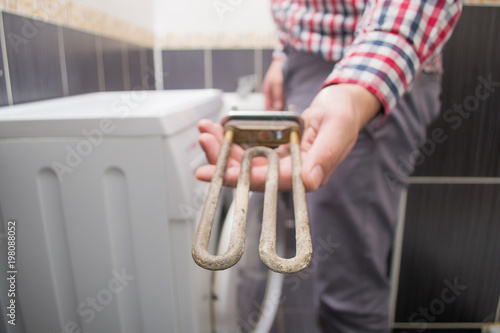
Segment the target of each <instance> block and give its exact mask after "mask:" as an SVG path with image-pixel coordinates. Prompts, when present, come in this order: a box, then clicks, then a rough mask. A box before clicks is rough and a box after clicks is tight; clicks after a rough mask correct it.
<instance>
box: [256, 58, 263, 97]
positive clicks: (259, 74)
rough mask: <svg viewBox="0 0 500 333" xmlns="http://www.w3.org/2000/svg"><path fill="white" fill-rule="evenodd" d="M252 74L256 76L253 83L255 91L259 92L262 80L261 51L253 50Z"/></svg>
mask: <svg viewBox="0 0 500 333" xmlns="http://www.w3.org/2000/svg"><path fill="white" fill-rule="evenodd" d="M254 67H255V69H254V73H255V75H256V80H257V82H255V91H256V92H260V87H261V84H262V80H263V73H262V70H263V69H262V49H255V50H254Z"/></svg>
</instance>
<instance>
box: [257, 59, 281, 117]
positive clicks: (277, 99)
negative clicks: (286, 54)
mask: <svg viewBox="0 0 500 333" xmlns="http://www.w3.org/2000/svg"><path fill="white" fill-rule="evenodd" d="M283 63H284V60H282V59H274V60H273V61H272V62H271V65H270V66H269V69H268V70H267V73H266V76H265V77H264V81H263V82H262V93H263V94H264V97H265V99H266V110H268V111H283V109H284V107H285V95H284V92H283V72H282V68H283Z"/></svg>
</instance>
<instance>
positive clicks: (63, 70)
mask: <svg viewBox="0 0 500 333" xmlns="http://www.w3.org/2000/svg"><path fill="white" fill-rule="evenodd" d="M57 39H58V44H59V58H60V62H59V63H60V65H61V82H62V89H63V96H68V95H69V87H68V70H67V68H66V52H65V51H64V38H63V31H62V27H61V26H58V27H57Z"/></svg>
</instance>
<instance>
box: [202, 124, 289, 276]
mask: <svg viewBox="0 0 500 333" xmlns="http://www.w3.org/2000/svg"><path fill="white" fill-rule="evenodd" d="M229 133H230V134H229ZM231 142H232V131H231V130H228V131H226V134H225V138H224V142H223V145H222V148H221V153H220V154H219V157H218V159H217V164H216V171H215V173H214V176H213V178H212V182H211V184H210V188H209V192H208V195H207V199H206V201H205V207H204V208H203V212H202V216H201V220H200V224H199V226H198V230H197V232H196V236H195V240H194V244H193V249H192V256H193V259H194V261H195V262H196V263H197V264H198V265H199V266H201V267H203V268H206V269H210V270H222V269H226V268H229V267H231V266H233V265H234V264H236V263H237V262H238V261H239V260H240V258H241V256H242V255H243V252H244V250H245V225H246V219H247V210H248V197H249V191H250V172H251V168H252V159H253V158H254V157H257V156H262V157H266V158H267V160H268V172H267V178H266V185H265V186H266V188H265V194H264V197H265V201H266V202H269V206H268V209H267V210H266V209H265V211H264V215H265V216H266V214H267V215H268V216H269V218H271V219H273V220H274V223H275V224H276V204H277V198H278V172H279V170H278V168H279V158H278V155H277V154H276V152H275V151H274V150H272V149H270V148H267V147H253V148H250V149H248V150H246V151H245V153H244V154H243V157H242V159H241V169H240V174H239V176H238V185H237V188H236V198H235V212H234V218H233V226H232V228H231V236H230V240H229V246H228V249H227V250H226V252H225V253H224V254H222V255H212V254H210V253H209V252H208V244H209V240H210V233H211V230H212V225H213V220H214V216H215V211H216V209H217V203H218V200H219V195H220V190H221V187H222V183H223V180H224V173H225V170H226V166H227V160H228V158H229V153H230V150H231Z"/></svg>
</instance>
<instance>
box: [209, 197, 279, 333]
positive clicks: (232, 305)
mask: <svg viewBox="0 0 500 333" xmlns="http://www.w3.org/2000/svg"><path fill="white" fill-rule="evenodd" d="M278 207H280V208H279V209H278V221H277V222H278V223H277V225H278V230H277V234H278V237H277V243H276V250H277V252H278V254H280V255H283V253H284V252H285V242H284V237H280V236H283V235H284V223H282V222H283V221H280V220H281V219H282V217H283V216H284V212H283V210H284V205H283V204H279V205H278ZM262 213H263V194H262V193H251V194H250V199H249V207H248V216H247V224H246V241H245V252H244V254H243V256H242V258H241V259H240V261H239V262H238V263H237V264H236V265H235V266H233V267H231V268H229V269H227V270H222V271H216V272H214V278H213V284H212V295H213V298H212V314H213V324H214V331H215V332H262V333H267V332H269V330H270V329H271V326H272V325H273V322H274V318H275V316H276V312H277V309H278V306H279V304H280V300H281V290H282V285H283V277H284V275H282V274H279V273H275V272H273V271H271V270H269V269H268V268H267V267H266V266H265V265H264V263H262V261H261V260H260V257H259V240H260V231H261V227H262ZM233 216H234V202H233V203H232V204H231V206H230V208H229V210H228V213H227V217H226V220H225V222H224V224H223V226H222V231H221V236H220V240H219V244H218V253H219V254H222V253H224V252H225V251H226V249H227V247H228V244H229V237H230V232H231V228H232V224H233V223H232V222H233Z"/></svg>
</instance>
